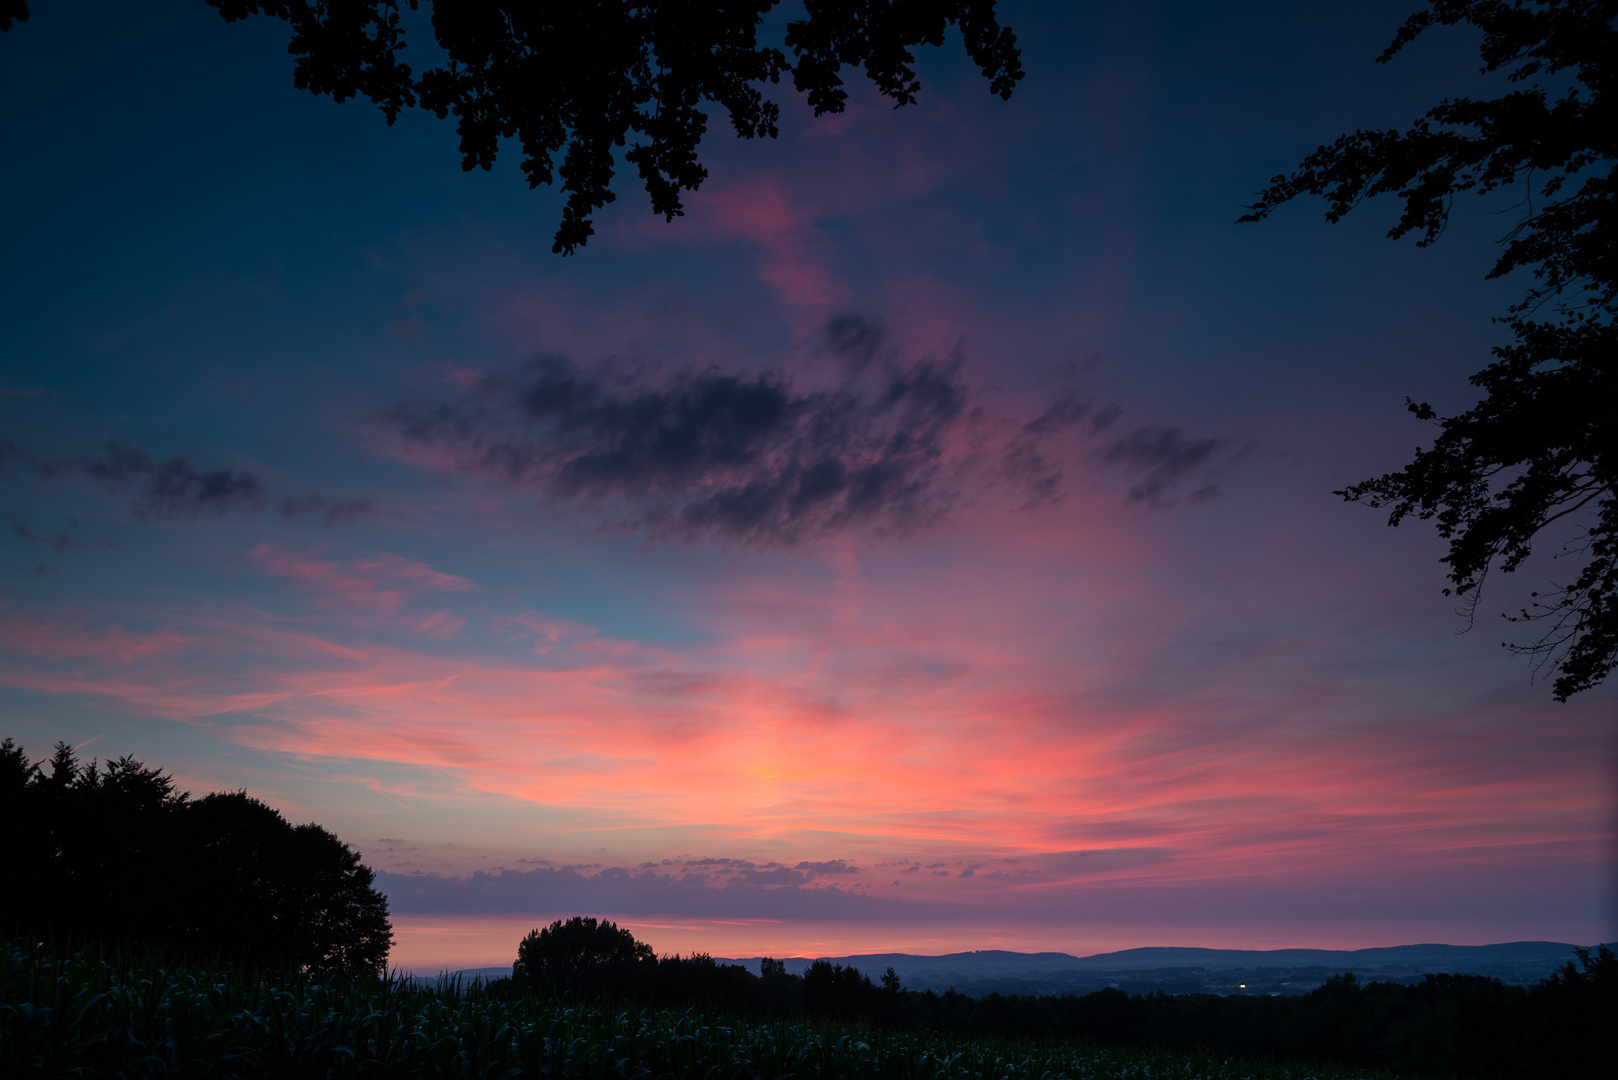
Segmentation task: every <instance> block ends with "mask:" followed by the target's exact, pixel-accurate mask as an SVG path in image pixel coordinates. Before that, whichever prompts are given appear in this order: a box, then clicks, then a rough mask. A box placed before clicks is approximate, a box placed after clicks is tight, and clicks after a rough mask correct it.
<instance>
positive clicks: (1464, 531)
mask: <svg viewBox="0 0 1618 1080" xmlns="http://www.w3.org/2000/svg"><path fill="white" fill-rule="evenodd" d="M1615 20H1618V0H1509V2H1508V0H1435V2H1434V3H1432V4H1431V6H1429V7H1428V8H1427V9H1425V10H1423V11H1420V12H1418V13H1416V14H1415V15H1412V16H1411V17H1410V18H1409V19H1408V20H1407V21H1406V22H1405V24H1404V26H1403V27H1402V28H1401V29H1400V31H1399V32H1398V35H1397V36H1396V37H1395V38H1394V40H1393V43H1392V44H1391V45H1389V46H1388V48H1387V49H1386V50H1385V51H1384V52H1383V53H1382V55H1381V56H1380V57H1378V63H1386V62H1387V61H1389V60H1391V59H1392V58H1393V57H1394V56H1395V55H1396V54H1397V53H1399V52H1400V51H1401V50H1403V49H1404V48H1405V47H1406V46H1407V45H1409V44H1411V43H1412V42H1414V41H1415V40H1416V38H1417V37H1418V36H1419V35H1420V34H1421V33H1423V32H1424V31H1426V30H1427V29H1429V28H1431V27H1433V26H1435V25H1443V26H1455V25H1465V26H1470V27H1473V28H1475V29H1476V30H1478V31H1481V33H1482V46H1481V54H1482V60H1483V71H1484V72H1485V73H1500V72H1503V73H1504V74H1505V76H1506V79H1507V81H1508V82H1509V83H1510V84H1512V86H1513V87H1514V88H1513V89H1512V90H1511V91H1510V92H1509V93H1506V94H1503V95H1501V96H1500V97H1497V98H1493V99H1490V100H1486V101H1480V100H1473V99H1471V98H1453V99H1445V100H1443V101H1441V102H1439V103H1438V104H1437V105H1436V106H1434V107H1433V108H1432V109H1430V110H1428V112H1427V114H1426V116H1425V117H1424V118H1422V119H1420V120H1418V121H1416V122H1415V123H1414V125H1413V126H1412V127H1411V128H1410V129H1409V130H1406V131H1397V130H1387V131H1366V130H1361V131H1356V132H1354V133H1353V134H1348V135H1343V136H1341V137H1340V138H1338V139H1337V141H1336V142H1334V143H1333V144H1331V145H1330V146H1322V147H1320V148H1319V149H1318V150H1316V151H1315V152H1314V153H1313V154H1311V155H1309V156H1308V157H1307V158H1305V159H1304V161H1303V162H1302V164H1301V165H1300V166H1299V168H1298V170H1297V171H1296V172H1294V173H1293V174H1292V175H1290V176H1277V177H1275V178H1274V179H1273V180H1272V181H1271V183H1270V186H1269V187H1268V188H1267V189H1265V190H1264V191H1263V192H1261V193H1260V195H1259V198H1258V201H1257V203H1255V204H1254V205H1253V206H1252V207H1250V208H1249V212H1248V213H1247V214H1246V215H1245V216H1243V217H1242V219H1241V220H1243V221H1257V220H1260V219H1262V218H1264V217H1267V216H1268V215H1269V214H1270V213H1271V212H1272V211H1274V209H1275V208H1276V207H1277V206H1280V205H1281V204H1282V203H1285V202H1287V201H1289V200H1291V199H1294V198H1297V197H1298V196H1300V195H1318V196H1323V197H1324V198H1325V199H1326V201H1327V211H1326V218H1327V220H1328V221H1331V222H1336V221H1339V220H1341V219H1342V217H1343V216H1344V215H1346V214H1347V213H1348V212H1349V211H1350V210H1352V209H1354V208H1355V207H1357V206H1358V205H1359V204H1360V203H1361V202H1363V201H1364V200H1366V199H1369V198H1372V197H1374V196H1377V195H1393V196H1395V197H1396V198H1398V199H1399V200H1400V201H1401V202H1402V203H1403V213H1402V214H1401V216H1400V218H1399V220H1398V222H1397V223H1396V224H1395V225H1394V226H1393V228H1392V229H1390V230H1389V233H1388V235H1389V236H1390V237H1392V238H1394V239H1398V238H1401V237H1405V236H1408V235H1412V234H1414V236H1415V237H1416V244H1417V245H1418V246H1422V247H1425V246H1426V245H1428V244H1431V243H1433V242H1434V241H1436V240H1437V239H1438V238H1439V236H1440V235H1441V234H1442V233H1443V231H1444V228H1445V226H1446V225H1447V224H1448V222H1449V215H1450V212H1451V209H1452V206H1453V201H1454V197H1455V196H1456V195H1457V194H1460V193H1464V192H1475V193H1477V194H1487V193H1490V192H1494V191H1497V190H1501V189H1509V188H1515V189H1518V190H1520V191H1521V192H1522V194H1523V203H1522V213H1521V216H1520V218H1519V220H1518V221H1517V222H1516V224H1515V227H1514V228H1513V229H1512V230H1511V231H1510V233H1509V234H1508V235H1507V236H1506V237H1505V238H1504V240H1503V242H1502V250H1501V254H1500V257H1499V259H1498V260H1497V261H1496V263H1495V265H1494V267H1493V268H1492V269H1491V270H1490V271H1489V273H1488V276H1489V277H1491V278H1496V277H1503V276H1505V275H1507V274H1510V273H1511V272H1513V271H1516V270H1525V271H1528V272H1529V274H1530V276H1531V279H1532V284H1531V286H1530V288H1529V289H1528V291H1527V293H1526V295H1525V296H1524V297H1523V299H1522V300H1521V302H1519V303H1518V304H1516V305H1514V306H1513V307H1512V308H1511V309H1510V310H1509V311H1508V312H1507V313H1506V315H1505V316H1503V317H1502V318H1501V319H1500V320H1499V321H1500V322H1502V323H1504V324H1505V325H1506V326H1507V327H1508V328H1509V330H1510V331H1511V334H1512V338H1513V340H1512V343H1511V344H1509V345H1503V346H1500V347H1498V348H1496V349H1495V350H1494V356H1495V361H1494V363H1492V364H1490V365H1489V366H1488V367H1486V368H1484V370H1482V371H1480V372H1478V373H1477V374H1476V375H1474V376H1472V379H1471V381H1472V384H1473V385H1474V386H1476V387H1478V388H1479V389H1480V390H1481V391H1482V394H1483V396H1482V398H1481V399H1480V400H1479V401H1478V403H1477V404H1476V405H1474V406H1473V407H1472V408H1470V409H1468V410H1467V411H1465V412H1463V413H1460V414H1458V415H1455V416H1449V417H1444V418H1439V417H1438V414H1437V411H1436V410H1435V409H1433V407H1432V406H1431V405H1429V404H1427V403H1425V402H1415V401H1408V400H1407V402H1406V404H1407V407H1408V408H1409V410H1410V411H1411V412H1412V413H1414V414H1415V415H1416V416H1417V417H1419V418H1421V419H1423V420H1437V421H1438V428H1439V434H1438V437H1437V438H1436V439H1435V440H1434V442H1433V445H1432V446H1431V447H1430V448H1427V449H1420V450H1417V452H1416V455H1415V458H1414V459H1413V460H1412V461H1411V462H1410V464H1408V465H1406V466H1405V467H1404V468H1403V469H1400V470H1399V471H1397V472H1392V473H1388V474H1387V475H1385V476H1380V477H1377V478H1375V479H1371V480H1366V481H1364V482H1363V483H1359V484H1355V485H1353V486H1351V487H1349V488H1347V489H1345V490H1343V491H1340V492H1338V493H1337V494H1339V495H1341V496H1342V497H1343V498H1345V499H1347V500H1349V501H1354V502H1362V503H1366V504H1368V505H1370V506H1373V507H1380V508H1385V509H1388V510H1389V511H1390V514H1389V524H1392V525H1398V524H1399V523H1400V522H1401V521H1402V520H1404V519H1405V518H1406V517H1409V516H1411V515H1415V516H1416V517H1417V518H1419V519H1422V520H1433V521H1435V523H1436V525H1437V527H1438V532H1439V535H1440V536H1442V537H1443V538H1445V539H1446V540H1448V541H1449V542H1450V543H1449V552H1448V554H1447V555H1445V557H1444V559H1443V561H1444V562H1445V563H1447V564H1448V567H1449V570H1448V578H1449V581H1450V587H1449V588H1446V589H1445V593H1446V595H1449V594H1455V595H1459V596H1460V597H1462V598H1463V602H1464V605H1465V606H1464V608H1463V610H1464V611H1465V613H1466V614H1467V616H1468V617H1469V618H1470V616H1471V615H1472V613H1473V611H1474V610H1475V608H1476V604H1477V602H1478V598H1479V596H1480V593H1481V590H1482V587H1483V584H1484V581H1485V579H1486V578H1487V577H1488V574H1489V572H1490V571H1491V570H1492V569H1494V568H1496V567H1498V568H1499V569H1500V570H1501V571H1503V572H1510V571H1513V570H1516V569H1517V568H1518V567H1519V566H1520V565H1521V564H1522V562H1523V560H1524V559H1526V558H1527V557H1528V556H1529V554H1530V553H1531V552H1532V550H1533V545H1534V543H1535V541H1536V539H1538V538H1539V535H1540V534H1541V532H1542V531H1543V530H1544V529H1545V528H1546V527H1547V526H1549V525H1552V524H1555V523H1558V522H1563V521H1566V522H1567V523H1568V524H1569V525H1570V526H1571V527H1572V528H1573V529H1575V530H1576V532H1575V535H1574V536H1573V538H1572V539H1571V540H1570V541H1568V542H1567V543H1566V544H1565V545H1564V546H1563V548H1562V550H1561V552H1560V555H1561V556H1563V557H1566V558H1568V559H1569V560H1570V562H1571V563H1572V564H1573V565H1574V566H1575V569H1573V570H1572V571H1571V572H1570V576H1568V577H1567V578H1565V579H1564V580H1562V581H1560V582H1558V583H1556V584H1554V585H1553V586H1552V587H1551V588H1549V589H1548V590H1546V591H1545V592H1544V593H1540V592H1535V593H1534V600H1533V602H1532V604H1531V606H1530V607H1529V608H1526V609H1523V610H1522V611H1521V612H1520V613H1519V614H1518V615H1516V616H1508V617H1507V618H1508V619H1509V620H1510V621H1511V622H1526V623H1532V624H1538V636H1537V638H1536V639H1535V640H1532V641H1530V642H1528V643H1527V644H1512V643H1506V647H1507V648H1509V649H1512V650H1513V651H1516V652H1520V653H1526V654H1528V655H1530V656H1531V657H1533V658H1534V661H1535V667H1536V670H1539V669H1541V668H1543V667H1547V666H1548V667H1550V668H1552V669H1553V670H1554V671H1555V672H1556V673H1557V677H1556V679H1555V682H1554V687H1553V689H1554V693H1555V696H1556V698H1557V700H1559V701H1566V700H1567V699H1568V698H1569V697H1570V696H1572V695H1573V694H1576V693H1579V692H1580V691H1583V690H1588V689H1590V688H1591V687H1594V686H1596V685H1597V684H1599V683H1600V682H1601V681H1602V680H1604V679H1605V678H1606V676H1607V675H1608V674H1609V673H1611V671H1612V670H1613V667H1614V666H1615V665H1618V454H1615V449H1618V446H1615V444H1618V327H1615V320H1614V314H1615V312H1614V300H1615V296H1618V223H1615V221H1614V217H1613V205H1614V196H1615V194H1618V176H1615V175H1614V164H1615V162H1618V114H1615V111H1614V104H1613V102H1614V95H1613V91H1614V89H1615V86H1614V83H1615V81H1618V27H1615V25H1614V24H1615Z"/></svg>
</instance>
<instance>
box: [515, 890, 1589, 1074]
mask: <svg viewBox="0 0 1618 1080" xmlns="http://www.w3.org/2000/svg"><path fill="white" fill-rule="evenodd" d="M1577 956H1578V963H1576V964H1575V963H1573V962H1572V961H1569V963H1568V964H1567V965H1565V966H1564V967H1563V968H1562V969H1561V970H1559V971H1558V972H1556V973H1555V974H1554V975H1552V976H1551V977H1549V978H1547V979H1544V980H1542V981H1541V982H1539V983H1538V984H1537V985H1535V986H1532V987H1521V986H1508V985H1506V984H1505V983H1502V982H1500V981H1499V980H1498V979H1492V978H1487V977H1484V976H1480V975H1428V976H1426V977H1425V978H1423V979H1422V981H1421V982H1419V983H1416V984H1413V985H1406V984H1402V983H1386V982H1372V983H1361V982H1360V981H1359V980H1358V979H1356V978H1355V976H1353V975H1351V974H1348V975H1337V976H1333V977H1332V978H1331V979H1329V980H1328V981H1327V982H1326V984H1325V985H1324V986H1321V987H1320V988H1318V989H1316V990H1314V991H1312V992H1310V993H1308V994H1303V995H1301V996H1297V997H1267V996H1266V997H1257V996H1254V997H1248V996H1235V995H1233V996H1229V997H1223V996H1220V995H1217V994H1163V993H1153V994H1148V995H1130V994H1126V993H1124V992H1123V991H1121V990H1102V991H1099V992H1097V993H1093V994H1085V995H1082V996H1080V995H1071V994H1069V995H1063V996H1060V997H1057V996H1039V997H1036V996H1022V995H1002V994H989V995H987V996H985V997H981V998H971V997H967V996H966V995H965V994H960V993H956V992H955V991H953V990H951V991H948V992H946V993H943V994H939V993H936V992H934V991H932V990H928V991H925V992H917V991H913V990H905V989H904V988H903V987H902V986H901V985H900V980H899V977H898V976H897V975H896V974H895V973H894V971H893V969H892V968H889V969H888V970H887V972H886V973H885V974H884V975H883V976H882V978H881V980H880V982H872V980H871V979H870V977H869V976H867V975H865V974H864V973H862V972H860V971H859V970H858V969H856V968H852V967H844V966H843V965H841V964H833V963H831V962H829V961H826V960H816V961H815V962H814V963H812V964H811V965H810V966H809V968H808V970H807V971H805V972H804V974H803V975H802V976H798V975H791V974H789V973H788V972H787V970H786V964H785V963H784V962H783V961H780V960H774V959H769V958H766V959H765V960H764V961H763V962H762V965H761V967H762V971H761V974H759V975H754V974H753V973H752V972H751V971H749V970H747V969H746V968H744V967H742V966H740V965H737V964H720V963H718V962H717V961H715V960H714V959H713V958H712V957H710V956H707V955H704V954H694V955H691V956H686V957H681V956H667V957H662V958H657V957H655V956H654V955H653V954H652V951H651V949H650V948H649V947H647V946H645V945H644V944H642V943H640V942H637V941H635V939H634V938H633V936H632V935H630V933H629V932H628V931H627V930H623V929H621V928H619V927H616V926H614V925H613V924H612V923H610V922H598V921H597V920H595V919H579V918H575V919H570V920H568V921H567V922H565V923H564V922H562V921H560V920H558V921H557V922H554V923H552V924H551V925H550V926H549V927H546V928H545V929H543V930H536V931H534V932H533V933H530V934H529V935H528V936H527V937H526V938H524V939H523V942H522V944H521V945H520V946H519V952H518V962H517V964H516V965H515V966H514V969H513V978H512V980H511V982H510V983H509V984H508V985H509V986H510V988H511V989H512V990H513V991H519V992H520V991H526V990H533V991H536V992H539V993H541V994H564V995H574V996H577V997H579V998H585V999H589V998H597V997H602V996H610V997H614V998H618V999H622V1000H629V1001H636V1002H638V1003H641V1004H649V1005H657V1006H664V1007H688V1006H699V1007H707V1008H711V1009H716V1010H720V1011H724V1012H731V1013H736V1014H741V1015H749V1016H784V1017H813V1018H824V1019H833V1020H844V1021H856V1022H861V1021H863V1022H865V1023H869V1024H873V1025H878V1026H883V1027H897V1028H922V1029H927V1030H931V1031H935V1032H939V1033H944V1034H952V1035H962V1036H969V1037H1001V1038H1016V1039H1025V1040H1035V1041H1040V1040H1058V1041H1059V1040H1082V1041H1085V1042H1089V1043H1094V1044H1098V1045H1102V1046H1159V1047H1163V1048H1166V1049H1173V1050H1185V1051H1197V1050H1206V1051H1210V1052H1213V1053H1217V1054H1223V1055H1230V1056H1236V1057H1267V1058H1274V1059H1278V1060H1290V1061H1299V1062H1309V1063H1318V1064H1335V1065H1343V1066H1349V1067H1359V1068H1371V1069H1387V1070H1390V1071H1393V1072H1400V1073H1415V1074H1419V1075H1423V1076H1432V1077H1448V1076H1456V1077H1477V1078H1495V1077H1501V1078H1506V1077H1510V1078H1514V1080H1515V1078H1522V1080H1536V1078H1543V1080H1576V1078H1582V1077H1591V1078H1594V1077H1607V1076H1612V1075H1615V1073H1618V1069H1615V1063H1618V1052H1615V1046H1618V1043H1615V1042H1614V1036H1615V1035H1618V1030H1615V1025H1618V955H1614V953H1613V952H1612V951H1611V950H1609V949H1607V948H1606V947H1605V946H1602V947H1601V948H1599V949H1598V950H1596V951H1595V952H1591V951H1590V950H1583V949H1581V950H1577Z"/></svg>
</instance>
